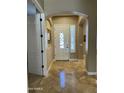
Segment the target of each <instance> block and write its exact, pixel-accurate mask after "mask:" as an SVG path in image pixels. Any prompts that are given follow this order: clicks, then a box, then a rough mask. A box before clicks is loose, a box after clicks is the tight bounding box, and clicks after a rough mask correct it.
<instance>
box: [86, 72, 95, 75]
mask: <svg viewBox="0 0 124 93" xmlns="http://www.w3.org/2000/svg"><path fill="white" fill-rule="evenodd" d="M88 75H97V72H88Z"/></svg>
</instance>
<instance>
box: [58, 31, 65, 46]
mask: <svg viewBox="0 0 124 93" xmlns="http://www.w3.org/2000/svg"><path fill="white" fill-rule="evenodd" d="M59 45H60V48H64V33H63V32H61V33H60V35H59Z"/></svg>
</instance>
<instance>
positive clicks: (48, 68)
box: [47, 59, 55, 74]
mask: <svg viewBox="0 0 124 93" xmlns="http://www.w3.org/2000/svg"><path fill="white" fill-rule="evenodd" d="M54 61H55V59H53V60H52V61H51V63H50V66H49V67H48V70H47V74H48V73H49V70H50V68H51V67H52V64H53V62H54Z"/></svg>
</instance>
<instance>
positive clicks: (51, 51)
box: [46, 20, 54, 68]
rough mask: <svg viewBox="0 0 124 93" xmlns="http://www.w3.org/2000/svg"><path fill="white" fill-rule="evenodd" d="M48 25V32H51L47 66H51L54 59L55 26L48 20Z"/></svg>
mask: <svg viewBox="0 0 124 93" xmlns="http://www.w3.org/2000/svg"><path fill="white" fill-rule="evenodd" d="M46 25H47V30H46V31H47V32H48V33H50V40H49V41H48V47H47V67H48V68H49V66H50V64H51V62H52V61H53V59H54V41H53V39H54V33H53V26H52V24H50V21H48V20H47V21H46Z"/></svg>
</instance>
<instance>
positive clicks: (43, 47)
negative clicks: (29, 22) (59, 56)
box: [29, 0, 47, 76]
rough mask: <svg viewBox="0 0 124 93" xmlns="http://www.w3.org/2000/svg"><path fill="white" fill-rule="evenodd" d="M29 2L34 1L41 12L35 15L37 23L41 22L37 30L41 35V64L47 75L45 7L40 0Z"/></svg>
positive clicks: (42, 73)
mask: <svg viewBox="0 0 124 93" xmlns="http://www.w3.org/2000/svg"><path fill="white" fill-rule="evenodd" d="M29 2H32V3H33V4H34V7H35V8H36V9H37V10H38V11H39V14H38V15H37V16H36V17H35V18H36V21H35V23H36V24H37V23H38V24H39V23H40V28H39V27H38V26H36V30H37V31H38V32H39V31H40V35H39V37H41V40H40V42H41V48H40V50H41V51H40V53H41V55H40V56H41V60H40V62H41V63H42V65H41V75H43V76H47V58H46V56H47V55H46V44H45V43H46V42H45V40H46V36H45V13H44V10H43V7H42V6H41V5H40V4H39V2H38V0H29Z"/></svg>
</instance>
